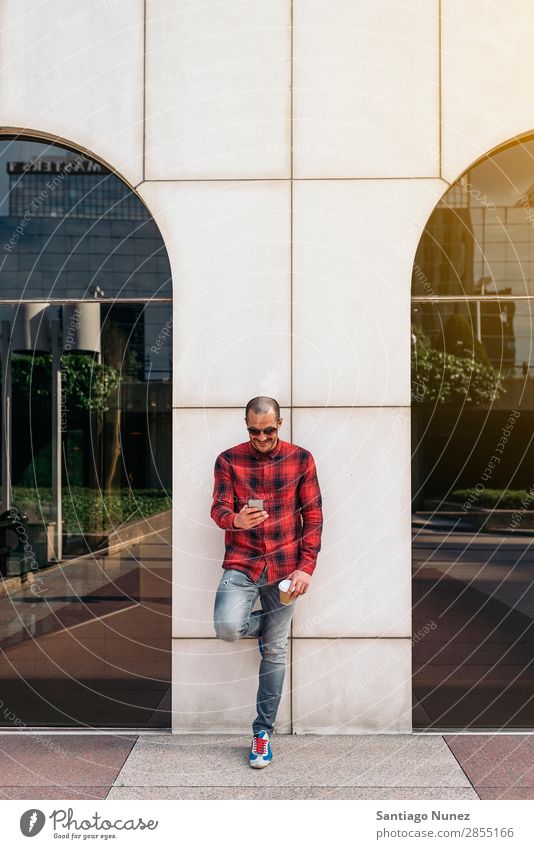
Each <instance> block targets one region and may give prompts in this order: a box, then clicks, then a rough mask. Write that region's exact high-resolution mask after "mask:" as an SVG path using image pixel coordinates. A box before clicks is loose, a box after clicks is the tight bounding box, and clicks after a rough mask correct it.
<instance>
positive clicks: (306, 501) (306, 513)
mask: <svg viewBox="0 0 534 849" xmlns="http://www.w3.org/2000/svg"><path fill="white" fill-rule="evenodd" d="M298 497H299V502H300V513H301V516H302V541H301V546H300V558H299V566H298V568H299V569H300V571H301V572H306V573H307V574H308V575H312V574H313V571H314V569H315V566H316V564H317V554H318V553H319V551H320V550H321V532H322V529H323V511H322V503H323V502H322V498H321V490H320V488H319V481H318V479H317V470H316V468H315V462H314V459H313V457H312V455H311V454H309V455H308V460H307V462H306V469H305V472H304V475H303V476H302V478H301V480H300V483H299V487H298Z"/></svg>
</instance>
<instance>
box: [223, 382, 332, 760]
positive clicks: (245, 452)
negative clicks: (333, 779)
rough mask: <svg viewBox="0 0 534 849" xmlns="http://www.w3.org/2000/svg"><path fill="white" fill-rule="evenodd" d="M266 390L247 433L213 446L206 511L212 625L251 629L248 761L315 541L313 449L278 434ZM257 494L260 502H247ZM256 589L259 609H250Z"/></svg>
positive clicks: (268, 718)
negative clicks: (284, 591)
mask: <svg viewBox="0 0 534 849" xmlns="http://www.w3.org/2000/svg"><path fill="white" fill-rule="evenodd" d="M282 421H283V419H282V418H281V417H280V406H279V404H278V402H277V401H275V400H274V398H266V397H264V396H260V397H258V398H253V399H252V400H251V401H249V402H248V404H247V407H246V411H245V423H246V426H247V430H248V434H249V440H248V442H242V443H240V444H239V445H236V446H234V447H233V448H229V449H228V450H227V451H223V452H222V454H219V456H218V457H217V459H216V461H215V483H214V487H213V504H212V507H211V516H212V518H213V520H214V521H215V522H216V523H217V525H218V526H219V527H220V528H223V529H224V530H225V546H226V551H225V556H224V562H223V564H222V565H223V569H224V572H223V576H222V578H221V580H220V582H219V586H218V588H217V593H216V596H215V605H214V612H213V620H214V627H215V633H216V634H217V636H218V637H219V638H220V639H222V640H240V639H242V638H243V637H257V638H258V647H259V650H260V655H261V663H260V671H259V686H258V693H257V698H256V708H257V712H258V714H257V716H256V719H255V720H254V722H253V723H252V735H253V737H252V749H251V752H250V755H249V763H250V766H252V767H254V768H261V767H265V766H267V765H268V764H269V763H270V762H271V760H272V751H271V745H270V735H271V734H272V733H273V731H274V722H275V719H276V714H277V712H278V706H279V704H280V698H281V695H282V686H283V683H284V677H285V668H286V655H287V643H288V633H289V626H290V624H291V619H292V616H293V613H294V610H295V601H296V599H297V598H298V597H299V596H301V595H304V593H306V592H307V590H308V587H309V585H310V581H311V576H312V574H313V571H314V569H315V566H316V561H317V553H318V552H319V550H320V548H321V531H322V525H323V515H322V509H321V508H322V500H321V491H320V489H319V482H318V480H317V473H316V469H315V463H314V460H313V457H312V455H311V453H310V452H309V451H307V450H306V449H305V448H300V447H299V446H298V445H293V444H292V443H290V442H283V441H282V440H281V439H280V438H279V436H278V432H279V430H280V428H281V426H282ZM249 499H262V500H263V508H264V509H261V508H260V507H258V506H250V507H249V506H248V504H247V502H248V500H249ZM284 578H289V579H290V581H291V583H290V586H289V590H290V592H291V593H292V598H293V602H292V603H291V604H289V605H283V604H281V602H280V599H279V594H278V584H279V582H280V581H282V580H283V579H284ZM258 594H259V596H260V599H261V606H262V609H261V610H255V611H253V612H251V611H252V607H253V606H254V603H255V601H256V599H257V598H258Z"/></svg>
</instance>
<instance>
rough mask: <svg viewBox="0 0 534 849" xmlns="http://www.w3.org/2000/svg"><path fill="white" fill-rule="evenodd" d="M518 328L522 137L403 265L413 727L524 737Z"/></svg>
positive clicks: (470, 181) (525, 463) (527, 356)
mask: <svg viewBox="0 0 534 849" xmlns="http://www.w3.org/2000/svg"><path fill="white" fill-rule="evenodd" d="M533 315H534V132H530V133H525V134H522V135H521V136H519V137H514V138H512V139H509V140H507V141H506V142H504V143H503V144H502V145H499V146H498V147H496V148H494V149H492V150H491V151H488V152H487V153H486V154H484V155H483V156H482V157H479V158H478V159H477V160H476V162H474V163H472V164H471V165H470V166H469V167H468V168H467V169H464V171H463V172H462V173H461V174H460V175H459V177H458V179H457V180H456V181H455V183H453V184H452V185H451V186H450V187H449V189H448V190H447V191H446V192H445V193H444V194H443V196H442V197H441V199H440V201H439V202H438V203H437V204H436V207H435V209H434V211H433V212H432V214H431V216H430V217H429V220H428V221H427V224H426V226H425V228H424V231H423V233H422V236H421V240H420V243H419V246H418V250H417V252H416V257H415V260H414V269H413V275H412V423H413V430H412V446H413V449H412V503H413V520H414V521H413V527H414V534H413V561H414V575H413V588H414V592H413V597H414V632H415V633H419V631H421V629H423V630H424V629H425V623H426V624H427V625H428V623H429V622H432V623H434V627H433V628H431V629H428V628H427V630H426V632H425V634H424V638H421V639H420V640H418V641H417V642H415V641H414V648H413V660H414V664H413V665H414V692H415V697H416V705H417V707H416V712H415V715H414V725H416V726H417V727H419V728H433V729H436V728H438V729H443V728H451V727H455V728H465V729H470V728H472V729H482V728H495V727H499V728H509V729H513V728H531V727H534V700H532V699H530V698H529V697H528V696H527V695H526V693H527V690H528V689H529V688H530V687H531V685H532V683H534V679H533V680H531V675H532V673H531V672H530V669H529V667H530V664H531V655H530V652H529V651H528V649H527V644H528V640H529V639H530V634H531V633H532V630H531V629H532V627H533V624H534V623H533V622H532V611H534V593H533V591H532V587H531V584H532V581H531V578H530V575H529V570H528V568H527V567H526V565H525V558H526V555H527V552H528V548H529V546H530V545H531V543H532V541H534V511H532V510H531V508H532V505H534V490H532V481H531V468H532V461H533V460H534V444H533V438H532V433H533V432H534V358H533V351H534V330H533V328H534V323H533ZM500 540H502V541H500ZM423 541H424V543H423ZM512 668H513V669H512ZM503 681H504V683H503Z"/></svg>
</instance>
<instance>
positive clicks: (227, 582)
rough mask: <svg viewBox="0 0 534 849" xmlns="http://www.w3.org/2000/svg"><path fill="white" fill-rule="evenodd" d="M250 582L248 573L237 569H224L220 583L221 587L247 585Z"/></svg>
mask: <svg viewBox="0 0 534 849" xmlns="http://www.w3.org/2000/svg"><path fill="white" fill-rule="evenodd" d="M251 583H252V582H251V580H250V578H249V577H248V575H246V574H245V573H244V572H241V571H240V570H239V569H226V570H225V574H224V575H223V577H222V578H221V582H220V585H221V587H227V586H233V587H248V586H250V584H251Z"/></svg>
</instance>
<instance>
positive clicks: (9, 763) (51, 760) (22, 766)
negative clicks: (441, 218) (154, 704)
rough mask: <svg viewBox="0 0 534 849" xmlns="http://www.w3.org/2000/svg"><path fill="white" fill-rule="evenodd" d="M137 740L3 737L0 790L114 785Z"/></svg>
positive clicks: (123, 737) (32, 735) (87, 736)
mask: <svg viewBox="0 0 534 849" xmlns="http://www.w3.org/2000/svg"><path fill="white" fill-rule="evenodd" d="M151 736H152V735H151ZM136 739H137V735H132V736H126V735H113V734H102V735H93V734H85V735H82V734H80V735H77V734H49V735H47V734H36V733H31V732H27V731H26V732H23V733H21V734H3V735H0V787H13V786H27V787H31V786H34V787H38V786H42V787H53V786H59V787H65V788H69V787H77V786H87V787H89V786H90V787H98V786H105V785H111V784H112V783H113V781H114V779H115V778H116V777H117V775H118V773H119V770H120V769H121V767H122V766H123V764H124V762H125V760H126V758H127V757H128V755H129V753H130V751H131V749H132V746H133V745H134V743H135V741H136Z"/></svg>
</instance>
